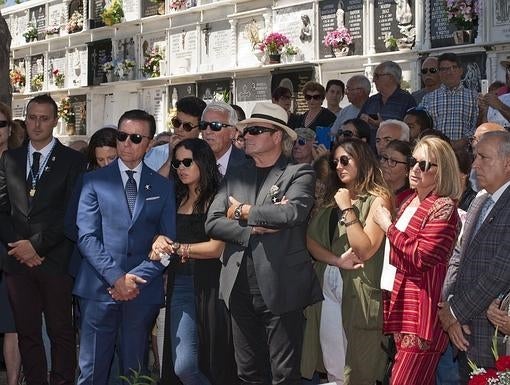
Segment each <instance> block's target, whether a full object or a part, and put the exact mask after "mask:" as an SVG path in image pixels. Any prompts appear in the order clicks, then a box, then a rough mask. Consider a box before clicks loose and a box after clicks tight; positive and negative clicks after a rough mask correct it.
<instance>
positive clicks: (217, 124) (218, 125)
mask: <svg viewBox="0 0 510 385" xmlns="http://www.w3.org/2000/svg"><path fill="white" fill-rule="evenodd" d="M231 126H232V125H231V124H226V123H221V122H207V121H205V120H201V121H200V122H198V128H199V129H200V131H205V130H207V127H210V128H211V130H213V131H220V130H221V129H222V128H223V127H231Z"/></svg>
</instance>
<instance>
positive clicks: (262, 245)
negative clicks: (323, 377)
mask: <svg viewBox="0 0 510 385" xmlns="http://www.w3.org/2000/svg"><path fill="white" fill-rule="evenodd" d="M287 117H288V115H287V113H286V112H285V110H284V109H283V108H281V107H280V106H278V105H276V104H272V103H265V102H261V103H257V104H256V105H255V107H254V109H253V113H252V115H251V117H250V118H249V119H245V120H243V121H242V122H240V123H238V125H237V127H238V128H239V129H240V130H241V131H242V132H243V136H244V140H245V146H246V154H247V155H248V156H250V157H251V158H252V159H251V160H249V161H247V162H245V163H243V165H241V166H239V167H237V168H233V169H232V170H231V172H230V173H229V174H227V176H226V178H225V179H224V183H223V185H222V187H221V188H220V191H219V192H218V194H217V195H216V197H215V198H214V201H213V202H212V204H211V206H210V209H209V214H208V218H207V222H206V230H207V232H208V233H209V235H210V236H211V237H212V238H215V239H221V240H223V241H225V242H226V244H225V250H224V252H223V260H222V262H223V267H222V271H221V277H220V296H221V297H222V299H223V300H224V301H225V303H226V305H227V306H228V307H229V309H230V314H231V317H232V331H233V339H234V348H235V357H236V362H237V365H238V374H239V378H240V380H241V381H242V383H243V384H269V383H271V381H272V383H273V384H300V383H301V374H300V360H301V347H302V340H303V326H304V320H303V313H302V310H303V308H304V307H305V306H307V305H310V304H312V303H314V302H317V301H320V300H322V292H321V288H320V286H319V283H318V280H317V277H316V275H315V272H314V270H313V268H312V260H311V258H310V255H309V254H308V251H307V249H306V225H307V220H308V215H309V212H310V209H311V208H312V205H313V201H314V182H315V177H314V173H313V170H312V168H311V167H310V165H307V164H297V165H295V164H291V163H290V162H289V158H288V157H289V155H290V152H291V151H292V144H293V141H294V140H296V137H297V135H296V133H295V132H294V131H293V130H292V129H290V128H289V127H288V126H287Z"/></svg>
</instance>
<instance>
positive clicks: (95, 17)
mask: <svg viewBox="0 0 510 385" xmlns="http://www.w3.org/2000/svg"><path fill="white" fill-rule="evenodd" d="M105 6H106V0H92V3H91V9H90V24H89V25H90V28H99V27H104V26H105V24H104V23H103V19H101V13H102V12H103V10H104V8H105Z"/></svg>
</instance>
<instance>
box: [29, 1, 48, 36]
mask: <svg viewBox="0 0 510 385" xmlns="http://www.w3.org/2000/svg"><path fill="white" fill-rule="evenodd" d="M28 14H29V19H30V22H31V23H32V24H33V25H35V27H36V28H37V40H42V39H44V38H45V36H46V8H45V7H44V5H41V6H39V7H34V8H30V10H29V12H28Z"/></svg>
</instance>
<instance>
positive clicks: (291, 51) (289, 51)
mask: <svg viewBox="0 0 510 385" xmlns="http://www.w3.org/2000/svg"><path fill="white" fill-rule="evenodd" d="M283 52H284V53H285V55H287V56H295V55H297V54H298V53H299V48H298V47H296V46H293V45H292V44H287V45H286V46H285V48H284V50H283Z"/></svg>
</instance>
